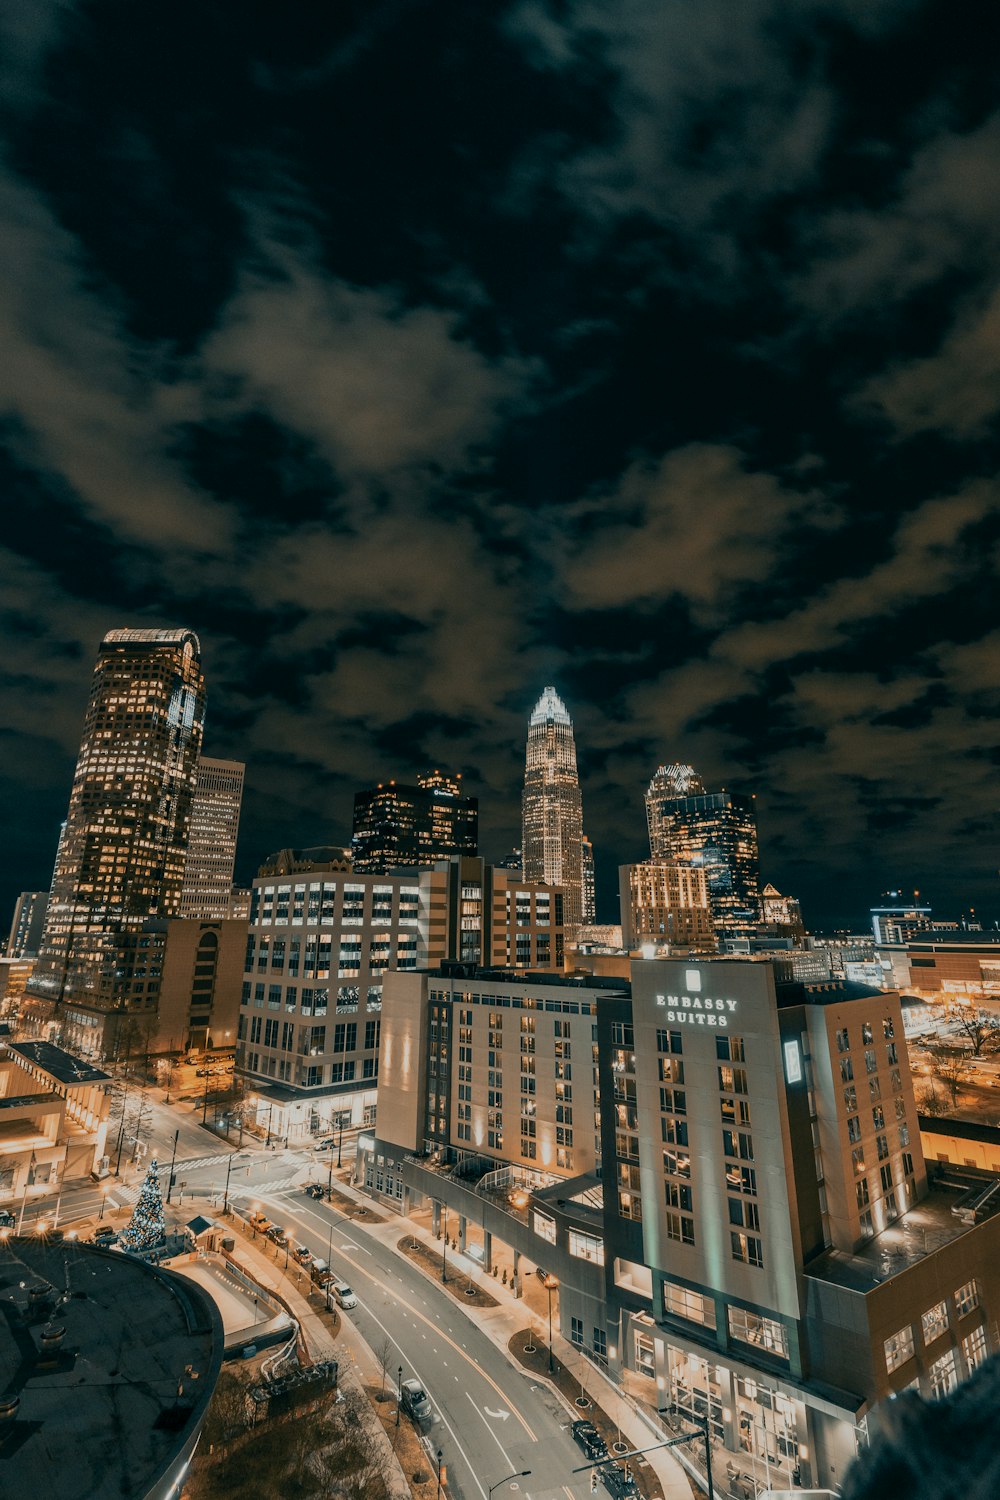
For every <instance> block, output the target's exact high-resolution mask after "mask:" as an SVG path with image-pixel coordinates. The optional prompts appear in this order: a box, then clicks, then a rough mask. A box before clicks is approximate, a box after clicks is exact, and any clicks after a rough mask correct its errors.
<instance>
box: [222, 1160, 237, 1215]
mask: <svg viewBox="0 0 1000 1500" xmlns="http://www.w3.org/2000/svg"><path fill="white" fill-rule="evenodd" d="M235 1155H236V1152H235V1151H230V1153H229V1160H228V1161H227V1162H226V1192H225V1196H224V1197H223V1199H222V1217H223V1218H225V1217H226V1215H227V1214H228V1212H229V1174H230V1172H231V1171H232V1170H233V1157H234V1156H235Z"/></svg>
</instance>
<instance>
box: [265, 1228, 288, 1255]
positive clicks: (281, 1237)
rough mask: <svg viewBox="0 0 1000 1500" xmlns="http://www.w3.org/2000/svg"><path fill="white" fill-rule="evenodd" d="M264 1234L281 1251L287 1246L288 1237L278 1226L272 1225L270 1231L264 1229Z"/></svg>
mask: <svg viewBox="0 0 1000 1500" xmlns="http://www.w3.org/2000/svg"><path fill="white" fill-rule="evenodd" d="M264 1233H265V1234H266V1235H267V1237H268V1239H269V1240H273V1241H274V1243H275V1244H276V1245H277V1246H278V1248H279V1249H281V1250H284V1248H285V1246H286V1245H287V1244H288V1235H287V1234H286V1233H285V1231H284V1230H283V1229H282V1228H281V1227H280V1226H279V1225H278V1224H272V1225H271V1227H270V1229H265V1231H264Z"/></svg>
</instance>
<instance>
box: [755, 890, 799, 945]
mask: <svg viewBox="0 0 1000 1500" xmlns="http://www.w3.org/2000/svg"><path fill="white" fill-rule="evenodd" d="M760 920H761V926H762V928H763V929H764V930H765V934H766V935H768V936H770V935H774V936H779V937H780V936H782V935H787V936H788V937H793V938H797V937H804V936H805V930H806V929H805V924H804V923H803V921H802V905H801V903H800V902H799V900H798V898H797V897H796V896H783V895H782V894H781V892H780V891H779V890H778V888H777V886H774V885H771V884H770V883H769V884H767V885H766V886H765V887H764V889H763V890H762V891H761V893H760Z"/></svg>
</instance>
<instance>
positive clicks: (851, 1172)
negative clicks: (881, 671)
mask: <svg viewBox="0 0 1000 1500" xmlns="http://www.w3.org/2000/svg"><path fill="white" fill-rule="evenodd" d="M559 1043H562V1044H563V1048H564V1050H563V1052H562V1053H560V1052H559V1051H558V1044H559ZM532 1044H533V1046H534V1052H532V1051H531V1050H530V1048H531V1045H532ZM567 1045H568V1047H569V1048H570V1049H571V1050H570V1054H569V1056H567V1055H566V1051H565V1048H566V1046H567ZM382 1046H383V1056H384V1059H385V1063H384V1066H385V1070H386V1072H385V1081H384V1083H383V1086H382V1089H381V1091H380V1099H379V1114H378V1119H377V1124H376V1130H375V1132H374V1135H373V1136H372V1138H371V1139H370V1140H368V1141H367V1142H365V1143H364V1144H363V1147H362V1152H361V1165H362V1170H363V1172H364V1175H365V1181H366V1183H367V1184H368V1186H369V1188H370V1190H371V1191H372V1192H373V1193H374V1195H375V1196H377V1197H378V1198H379V1199H380V1201H381V1202H383V1203H384V1204H386V1205H387V1206H394V1205H398V1206H399V1207H400V1208H402V1209H403V1210H404V1211H405V1210H407V1209H408V1208H409V1207H411V1206H414V1205H417V1204H419V1203H420V1202H422V1201H423V1202H429V1203H430V1204H431V1205H432V1208H433V1212H434V1221H435V1222H436V1223H439V1222H440V1216H441V1214H442V1213H443V1212H446V1211H447V1212H457V1213H458V1215H459V1244H460V1246H467V1245H468V1243H469V1241H470V1239H472V1240H478V1237H479V1234H480V1230H481V1233H482V1250H481V1252H480V1253H481V1255H482V1257H483V1258H484V1260H485V1263H486V1264H487V1265H489V1264H491V1263H493V1264H495V1263H497V1261H498V1260H500V1259H502V1258H503V1257H504V1256H505V1255H508V1254H510V1255H512V1256H513V1263H514V1268H515V1275H516V1276H517V1277H518V1278H519V1282H518V1283H516V1285H517V1284H523V1274H522V1265H523V1263H524V1262H527V1263H528V1264H534V1265H536V1266H541V1267H543V1268H544V1269H545V1270H547V1271H549V1272H552V1273H555V1274H556V1275H557V1276H558V1278H559V1281H560V1288H559V1319H560V1326H561V1329H562V1332H563V1335H564V1336H565V1337H566V1338H568V1339H570V1340H571V1341H572V1342H574V1343H576V1344H577V1345H578V1346H579V1347H580V1348H581V1349H583V1350H584V1351H585V1352H586V1353H587V1354H588V1355H589V1356H590V1357H591V1358H592V1359H594V1360H595V1361H596V1363H598V1364H599V1365H602V1366H607V1368H608V1370H609V1373H611V1374H612V1375H613V1376H614V1378H615V1379H616V1380H617V1381H619V1382H621V1383H623V1384H624V1385H625V1387H626V1389H627V1390H628V1391H629V1392H630V1394H632V1395H633V1396H634V1398H635V1399H636V1400H638V1401H640V1402H641V1403H642V1404H644V1405H645V1406H646V1408H647V1409H648V1411H649V1414H650V1417H651V1419H656V1416H657V1413H659V1418H660V1420H662V1422H663V1423H664V1425H665V1430H666V1431H667V1432H670V1431H672V1430H676V1428H677V1426H678V1424H679V1425H680V1427H681V1428H683V1427H684V1425H685V1424H687V1426H688V1427H690V1423H691V1419H695V1420H696V1421H698V1422H701V1421H707V1423H708V1426H709V1430H710V1433H711V1436H712V1440H713V1445H714V1451H715V1480H716V1485H717V1488H718V1490H719V1491H720V1492H722V1493H727V1492H728V1493H729V1494H730V1495H731V1496H734V1497H742V1496H743V1494H744V1491H745V1490H746V1491H748V1492H749V1493H750V1494H753V1493H755V1492H760V1491H762V1490H766V1489H776V1490H787V1489H792V1490H794V1489H796V1488H799V1487H801V1488H805V1489H809V1488H820V1489H827V1490H832V1489H835V1488H838V1487H839V1486H840V1484H841V1482H842V1480H843V1476H844V1473H845V1471H846V1469H847V1466H848V1464H849V1463H850V1462H851V1460H852V1458H853V1456H854V1454H855V1452H856V1451H857V1448H858V1447H859V1446H860V1445H864V1444H866V1443H867V1441H868V1438H869V1434H870V1432H871V1431H873V1430H874V1429H875V1428H876V1427H877V1425H878V1422H879V1413H880V1408H881V1407H882V1404H883V1403H884V1402H886V1401H887V1400H888V1399H890V1398H891V1397H892V1396H894V1395H896V1394H898V1393H900V1392H901V1391H903V1390H906V1389H908V1388H914V1389H918V1390H920V1392H921V1393H922V1394H923V1395H925V1396H927V1397H934V1396H939V1395H942V1394H944V1393H946V1392H947V1391H949V1390H951V1389H952V1388H953V1387H954V1386H955V1385H956V1384H957V1383H958V1382H960V1381H961V1380H962V1379H964V1378H965V1376H966V1375H967V1374H968V1373H970V1372H971V1371H972V1370H973V1369H975V1368H976V1367H977V1366H978V1365H979V1364H981V1363H982V1362H983V1360H984V1359H985V1358H986V1357H987V1354H988V1353H989V1352H992V1351H993V1350H994V1349H995V1347H996V1331H995V1330H996V1323H997V1319H998V1316H1000V1283H998V1281H997V1277H996V1273H995V1269H994V1267H995V1265H996V1257H997V1254H998V1252H1000V1216H997V1209H998V1208H1000V1182H998V1181H997V1180H996V1179H995V1178H993V1177H992V1176H991V1175H989V1174H987V1173H982V1172H978V1173H977V1172H975V1171H974V1170H971V1169H964V1168H963V1169H958V1168H955V1167H953V1166H951V1165H947V1166H940V1167H939V1166H938V1165H937V1164H935V1166H934V1170H933V1172H932V1174H931V1175H930V1178H929V1176H928V1171H927V1168H926V1166H925V1163H924V1158H923V1153H922V1150H921V1141H920V1132H919V1124H918V1120H917V1114H916V1107H915V1104H914V1098H913V1086H912V1080H911V1077H910V1071H909V1065H908V1058H907V1052H906V1043H905V1039H904V1036H903V1023H902V1016H901V1012H900V1006H899V999H898V996H897V995H895V994H893V993H891V992H886V993H883V992H881V991H876V990H873V989H869V988H867V987H865V986H861V985H852V984H849V983H847V982H845V981H827V982H825V983H822V984H802V983H784V982H781V981H780V980H779V979H777V978H776V973H775V967H774V965H772V964H771V963H768V962H749V961H741V960H738V959H704V960H698V961H695V960H687V961H677V960H667V959H654V960H633V962H632V966H631V983H628V982H625V981H619V982H618V983H616V982H615V981H614V980H599V979H596V978H589V979H586V980H583V981H572V980H568V979H564V980H563V981H562V982H558V981H553V980H551V979H547V978H546V977H545V976H542V975H530V976H516V975H513V974H509V973H507V974H504V973H502V972H496V971H492V972H491V971H479V972H475V971H469V970H466V971H460V972H454V971H452V970H450V969H449V968H448V966H444V967H442V968H441V969H438V970H436V971H433V972H431V973H424V974H421V973H412V974H399V975H395V976H393V977H392V978H391V980H389V981H387V984H386V995H385V1008H384V1014H383V1042H382ZM581 1052H582V1054H583V1055H582V1057H581V1056H580V1054H581ZM532 1059H534V1063H535V1072H534V1073H532V1072H531V1069H530V1066H529V1064H530V1062H531V1060H532ZM560 1065H561V1066H562V1067H563V1068H564V1069H565V1068H567V1067H568V1068H569V1069H571V1070H572V1073H571V1076H569V1077H567V1076H565V1074H563V1075H560V1072H559V1067H560ZM560 1083H563V1084H571V1085H572V1088H573V1090H574V1092H573V1096H572V1099H571V1101H566V1099H565V1098H564V1097H562V1098H561V1097H560V1095H559V1093H558V1088H559V1085H560ZM532 1089H533V1091H532ZM567 1102H569V1103H570V1106H571V1108H572V1110H573V1112H574V1113H573V1117H572V1123H571V1129H572V1131H573V1137H572V1141H571V1143H569V1144H567V1143H566V1140H565V1137H564V1138H563V1141H562V1142H561V1143H560V1140H559V1137H558V1135H557V1130H558V1127H559V1124H560V1119H559V1115H558V1109H559V1106H560V1104H562V1105H563V1107H564V1108H565V1106H566V1104H567ZM592 1118H594V1119H596V1121H597V1123H598V1128H599V1132H600V1145H599V1147H598V1145H597V1143H596V1142H595V1143H594V1144H593V1146H591V1142H590V1140H589V1135H590V1131H589V1129H588V1126H589V1125H590V1122H591V1119H592ZM562 1124H563V1128H564V1130H565V1128H566V1121H565V1115H564V1116H563V1119H562ZM531 1126H533V1129H531V1128H529V1127H531ZM532 1147H533V1150H532V1149H531V1148H532ZM560 1148H561V1150H562V1152H563V1153H564V1154H562V1155H560V1154H559V1153H560ZM598 1171H599V1172H600V1176H598V1175H597V1173H598Z"/></svg>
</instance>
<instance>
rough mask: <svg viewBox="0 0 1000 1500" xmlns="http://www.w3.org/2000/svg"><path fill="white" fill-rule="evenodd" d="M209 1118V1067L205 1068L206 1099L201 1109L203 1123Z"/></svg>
mask: <svg viewBox="0 0 1000 1500" xmlns="http://www.w3.org/2000/svg"><path fill="white" fill-rule="evenodd" d="M207 1120H208V1068H206V1069H205V1100H204V1105H203V1108H202V1111H201V1123H202V1124H203V1125H204V1124H205V1123H206V1121H207Z"/></svg>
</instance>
